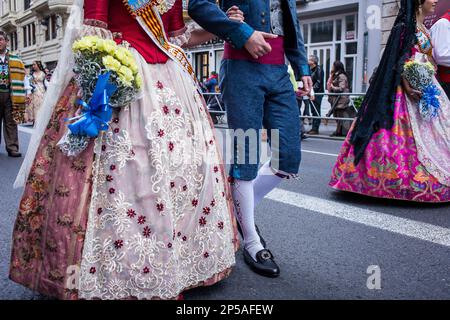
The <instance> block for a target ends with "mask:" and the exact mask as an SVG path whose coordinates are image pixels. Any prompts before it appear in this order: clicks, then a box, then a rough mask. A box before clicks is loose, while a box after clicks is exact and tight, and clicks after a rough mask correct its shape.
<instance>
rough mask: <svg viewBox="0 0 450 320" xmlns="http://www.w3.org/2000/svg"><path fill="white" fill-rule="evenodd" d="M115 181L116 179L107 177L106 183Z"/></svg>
mask: <svg viewBox="0 0 450 320" xmlns="http://www.w3.org/2000/svg"><path fill="white" fill-rule="evenodd" d="M113 180H114V178H113V177H112V176H110V175H107V176H106V181H108V182H111V181H113Z"/></svg>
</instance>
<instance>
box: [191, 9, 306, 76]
mask: <svg viewBox="0 0 450 320" xmlns="http://www.w3.org/2000/svg"><path fill="white" fill-rule="evenodd" d="M282 3H283V6H284V7H283V12H284V31H285V32H284V34H285V44H284V47H285V52H286V56H287V58H288V60H289V62H290V63H291V66H292V68H293V70H294V73H295V77H296V78H297V80H300V78H301V77H302V76H307V75H310V70H309V66H308V58H307V56H306V51H305V46H304V42H303V36H302V33H301V32H300V24H299V22H298V19H297V7H296V0H282ZM233 5H236V6H238V7H239V9H241V11H242V12H244V17H245V23H240V22H237V21H232V20H230V19H228V17H227V15H226V14H225V12H226V11H227V10H228V9H229V8H230V7H231V6H233ZM188 13H189V16H190V17H191V18H192V19H193V20H194V21H195V22H197V23H198V24H199V25H200V26H201V27H203V28H204V29H205V30H208V31H209V32H211V33H214V34H215V35H217V36H219V37H220V38H222V39H223V40H225V41H227V42H228V43H230V44H231V45H232V46H233V47H235V48H237V49H241V48H242V47H244V45H245V43H246V42H247V40H248V39H249V38H250V36H251V35H252V34H253V32H254V31H255V30H258V31H262V32H267V33H270V27H271V26H270V0H220V8H219V7H218V6H217V5H216V1H215V0H189V7H188Z"/></svg>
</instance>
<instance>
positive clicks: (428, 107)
mask: <svg viewBox="0 0 450 320" xmlns="http://www.w3.org/2000/svg"><path fill="white" fill-rule="evenodd" d="M440 95H441V90H439V89H438V88H437V87H436V85H434V84H431V85H428V86H426V87H425V88H424V89H423V91H422V99H421V101H420V105H421V113H422V114H424V115H426V116H428V117H429V118H434V117H436V116H437V115H438V111H439V108H440V107H441V103H440V102H439V96H440Z"/></svg>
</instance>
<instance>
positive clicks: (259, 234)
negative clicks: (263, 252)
mask: <svg viewBox="0 0 450 320" xmlns="http://www.w3.org/2000/svg"><path fill="white" fill-rule="evenodd" d="M236 222H237V227H238V231H239V234H240V235H241V237H242V239H244V233H243V232H242V229H241V225H240V224H239V221H236ZM255 228H256V232H257V233H258V236H259V240H260V241H261V245H262V246H263V247H264V248H267V245H266V240H264V238H263V237H262V236H261V233H260V232H259V228H258V226H257V225H256V224H255Z"/></svg>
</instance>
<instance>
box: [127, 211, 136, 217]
mask: <svg viewBox="0 0 450 320" xmlns="http://www.w3.org/2000/svg"><path fill="white" fill-rule="evenodd" d="M127 215H128V216H129V217H130V218H134V217H135V216H136V211H134V210H133V209H128V212H127Z"/></svg>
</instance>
